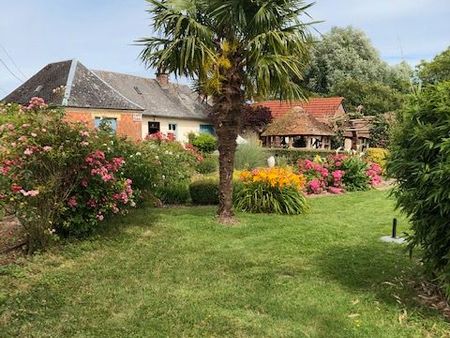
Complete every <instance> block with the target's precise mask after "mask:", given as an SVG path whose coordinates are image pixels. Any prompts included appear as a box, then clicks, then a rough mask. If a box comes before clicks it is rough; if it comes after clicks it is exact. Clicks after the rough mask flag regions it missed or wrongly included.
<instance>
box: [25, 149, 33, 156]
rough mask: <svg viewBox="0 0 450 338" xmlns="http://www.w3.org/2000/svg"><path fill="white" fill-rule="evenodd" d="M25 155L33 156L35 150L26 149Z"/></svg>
mask: <svg viewBox="0 0 450 338" xmlns="http://www.w3.org/2000/svg"><path fill="white" fill-rule="evenodd" d="M23 153H24V154H25V155H28V156H29V155H32V154H33V150H32V149H30V148H27V149H25V151H24V152H23Z"/></svg>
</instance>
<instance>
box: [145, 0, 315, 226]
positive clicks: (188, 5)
mask: <svg viewBox="0 0 450 338" xmlns="http://www.w3.org/2000/svg"><path fill="white" fill-rule="evenodd" d="M147 1H148V2H149V3H150V4H151V8H150V10H149V13H150V14H151V15H152V17H153V25H152V26H153V30H154V31H155V35H156V36H154V37H149V38H143V39H141V40H139V42H140V43H142V44H143V45H144V46H145V47H144V49H143V51H142V53H141V58H142V60H143V61H144V62H145V63H146V64H147V65H148V66H149V67H153V68H156V69H159V70H160V71H165V72H170V73H174V74H175V75H177V76H187V77H190V78H193V79H197V80H198V83H199V88H200V89H201V90H202V91H203V92H205V93H207V94H209V95H210V96H212V99H213V100H212V102H213V107H212V112H211V116H212V118H213V121H214V124H215V127H216V131H217V136H218V141H219V153H220V156H219V163H220V187H219V190H220V192H219V200H220V203H219V210H218V215H219V218H220V220H221V221H222V222H225V223H226V222H230V221H232V220H233V210H232V205H233V203H232V176H233V165H234V154H235V151H236V138H237V135H238V131H239V127H240V121H241V111H242V107H243V105H244V104H245V100H246V99H251V98H255V97H263V98H264V97H268V96H273V95H275V96H277V97H279V98H280V99H299V98H302V97H303V96H304V94H303V90H302V87H301V86H300V85H298V83H299V82H300V81H301V79H302V77H303V72H304V68H305V65H306V63H307V58H308V55H309V46H310V43H309V42H310V40H311V38H310V34H309V32H308V29H307V25H306V24H305V23H303V22H302V21H301V16H302V15H304V14H305V11H306V10H307V9H308V8H309V7H310V6H311V4H305V3H304V2H303V1H301V0H256V1H255V0H147Z"/></svg>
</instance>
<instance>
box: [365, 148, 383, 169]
mask: <svg viewBox="0 0 450 338" xmlns="http://www.w3.org/2000/svg"><path fill="white" fill-rule="evenodd" d="M365 152H366V155H365V158H366V160H367V161H368V162H373V163H376V164H378V165H380V167H381V168H382V169H383V171H384V168H385V167H386V159H387V157H388V156H389V150H387V149H384V148H369V149H367V150H366V151H365Z"/></svg>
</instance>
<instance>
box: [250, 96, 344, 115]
mask: <svg viewBox="0 0 450 338" xmlns="http://www.w3.org/2000/svg"><path fill="white" fill-rule="evenodd" d="M343 100H344V98H343V97H317V98H310V99H309V100H308V101H290V102H289V101H263V102H257V103H255V104H254V105H255V106H263V107H267V108H270V110H271V111H272V116H273V118H274V119H276V118H279V117H281V116H283V115H284V114H286V113H287V112H288V111H290V110H292V108H294V107H302V108H303V109H304V110H305V112H307V113H308V114H311V115H312V116H314V117H315V118H318V119H324V118H325V119H327V118H330V117H333V116H335V115H336V114H337V113H339V111H338V109H339V106H340V105H341V104H342V101H343Z"/></svg>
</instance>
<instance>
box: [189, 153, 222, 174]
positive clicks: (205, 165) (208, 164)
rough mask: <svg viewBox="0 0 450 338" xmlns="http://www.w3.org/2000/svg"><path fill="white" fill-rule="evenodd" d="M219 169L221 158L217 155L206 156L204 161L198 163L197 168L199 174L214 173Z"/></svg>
mask: <svg viewBox="0 0 450 338" xmlns="http://www.w3.org/2000/svg"><path fill="white" fill-rule="evenodd" d="M218 169H219V159H218V158H217V156H213V155H210V156H206V157H205V158H204V159H203V161H200V162H198V163H197V165H196V167H195V170H196V171H197V172H198V173H199V174H204V175H207V174H212V173H214V172H216V171H217V170H218Z"/></svg>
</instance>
